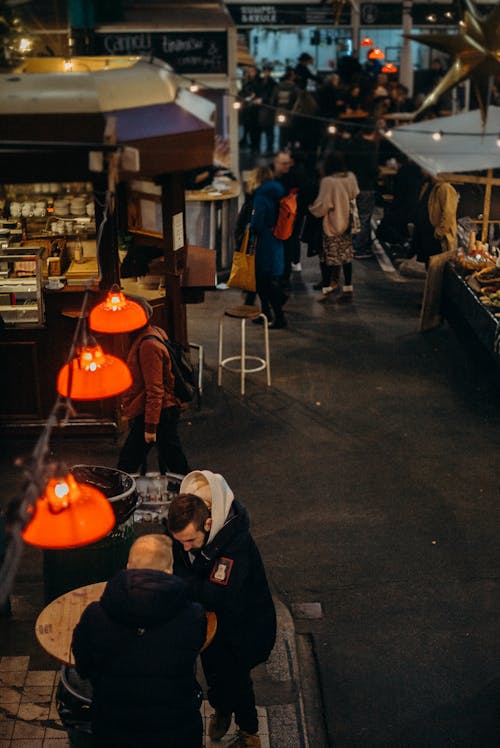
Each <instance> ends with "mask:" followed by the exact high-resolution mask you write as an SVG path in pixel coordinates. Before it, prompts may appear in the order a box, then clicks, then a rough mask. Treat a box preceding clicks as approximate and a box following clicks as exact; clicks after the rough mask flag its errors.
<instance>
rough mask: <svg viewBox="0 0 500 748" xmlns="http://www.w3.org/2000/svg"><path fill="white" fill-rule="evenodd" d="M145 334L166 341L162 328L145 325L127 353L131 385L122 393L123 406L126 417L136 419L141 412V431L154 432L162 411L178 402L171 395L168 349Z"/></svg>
mask: <svg viewBox="0 0 500 748" xmlns="http://www.w3.org/2000/svg"><path fill="white" fill-rule="evenodd" d="M147 335H156V337H162V338H164V339H165V340H168V335H167V333H166V332H165V330H162V329H161V328H160V327H153V326H152V325H148V326H147V327H146V328H144V330H142V331H141V332H140V333H139V335H138V336H137V338H136V339H135V340H134V342H133V344H132V347H131V348H130V351H129V354H128V356H127V364H128V366H129V368H130V372H131V374H132V385H131V387H130V389H128V390H127V391H126V392H125V394H124V395H123V396H122V407H123V414H124V416H125V417H126V418H136V417H137V416H139V415H141V414H142V413H144V422H145V423H144V430H145V431H148V432H150V433H155V432H156V428H157V426H158V423H159V421H160V414H161V411H162V410H163V409H164V408H172V407H174V406H180V404H181V403H180V401H179V400H178V399H177V398H176V397H175V395H174V375H173V374H172V365H171V363H170V356H169V355H168V351H167V349H166V347H165V346H164V345H163V343H160V341H159V340H153V339H149V340H144V338H145V337H146V336H147ZM143 341H144V342H143Z"/></svg>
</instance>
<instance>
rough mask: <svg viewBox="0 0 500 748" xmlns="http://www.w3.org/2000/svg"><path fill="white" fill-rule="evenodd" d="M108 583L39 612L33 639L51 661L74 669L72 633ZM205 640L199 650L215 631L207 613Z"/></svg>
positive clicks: (92, 586) (85, 589) (83, 589)
mask: <svg viewBox="0 0 500 748" xmlns="http://www.w3.org/2000/svg"><path fill="white" fill-rule="evenodd" d="M106 584H107V582H96V583H95V584H88V585H87V586H86V587H78V589H76V590H71V591H70V592H66V593H65V594H64V595H61V596H60V597H58V598H56V600H53V601H52V602H51V603H50V604H49V605H47V607H46V608H44V609H43V610H42V612H41V613H40V615H39V616H38V618H37V620H36V623H35V633H36V638H37V639H38V642H39V643H40V645H41V646H42V647H43V649H45V651H46V652H48V653H49V654H50V655H52V657H55V658H56V660H59V662H62V663H64V664H65V665H74V664H75V659H74V657H73V652H72V651H71V642H72V639H73V630H74V628H75V626H76V624H77V623H78V621H79V620H80V618H81V616H82V613H83V611H84V610H85V608H86V607H87V605H90V603H93V602H96V601H97V600H100V598H101V595H102V593H103V592H104V588H105V587H106ZM206 616H207V637H206V639H205V643H204V645H203V647H202V650H203V649H205V648H206V647H208V645H209V644H210V642H211V641H212V639H213V638H214V636H215V632H216V631H217V617H216V615H215V613H213V612H212V611H206Z"/></svg>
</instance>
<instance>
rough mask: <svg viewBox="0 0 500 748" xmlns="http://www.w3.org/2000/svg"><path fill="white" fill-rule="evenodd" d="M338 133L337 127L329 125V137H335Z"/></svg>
mask: <svg viewBox="0 0 500 748" xmlns="http://www.w3.org/2000/svg"><path fill="white" fill-rule="evenodd" d="M336 132H337V128H336V127H335V125H328V134H329V135H335V133H336Z"/></svg>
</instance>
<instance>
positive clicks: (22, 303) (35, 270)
mask: <svg viewBox="0 0 500 748" xmlns="http://www.w3.org/2000/svg"><path fill="white" fill-rule="evenodd" d="M42 255H43V248H42V247H12V248H9V247H3V248H1V249H0V315H1V316H2V319H3V322H4V324H5V325H6V326H7V327H39V326H41V325H42V324H43V322H44V310H43V295H42Z"/></svg>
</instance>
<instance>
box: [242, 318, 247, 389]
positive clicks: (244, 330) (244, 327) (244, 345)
mask: <svg viewBox="0 0 500 748" xmlns="http://www.w3.org/2000/svg"><path fill="white" fill-rule="evenodd" d="M245 333H246V319H244V318H243V319H242V320H241V394H242V395H244V394H245V370H246V361H245V356H246V340H245Z"/></svg>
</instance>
